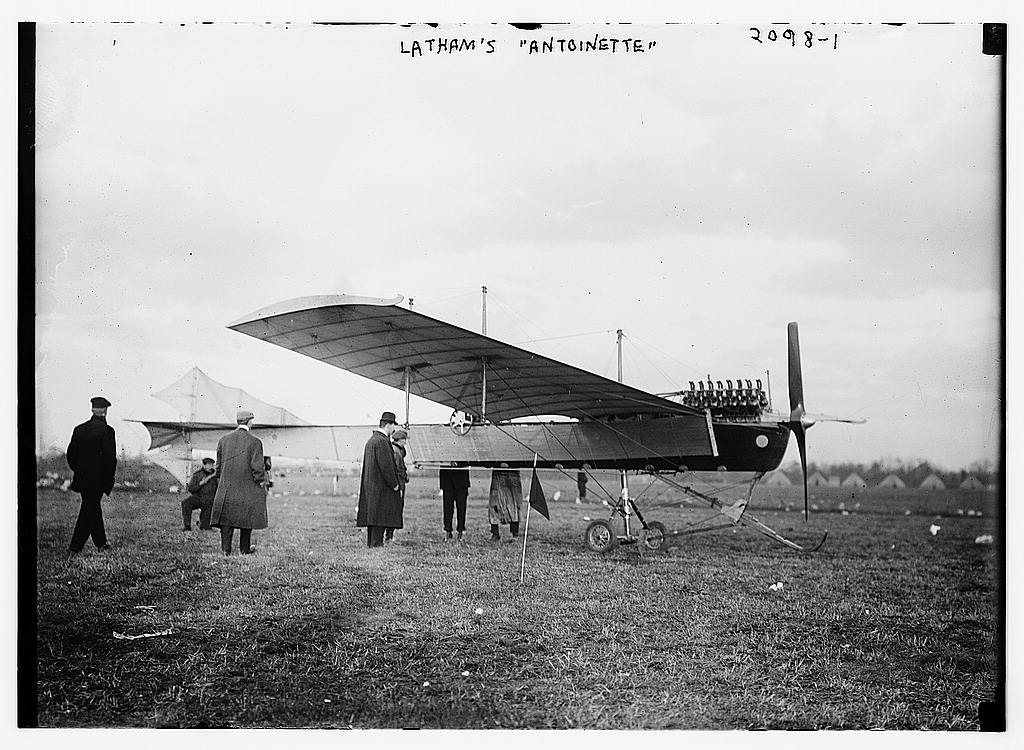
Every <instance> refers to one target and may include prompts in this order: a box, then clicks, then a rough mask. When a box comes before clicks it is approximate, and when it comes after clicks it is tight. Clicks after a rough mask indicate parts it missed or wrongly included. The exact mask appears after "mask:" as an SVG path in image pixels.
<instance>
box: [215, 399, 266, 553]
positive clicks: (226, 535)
mask: <svg viewBox="0 0 1024 750" xmlns="http://www.w3.org/2000/svg"><path fill="white" fill-rule="evenodd" d="M254 418H255V417H254V415H253V413H252V412H251V411H249V410H248V409H239V410H238V413H237V414H236V415H235V421H236V422H237V423H238V427H237V428H236V429H235V430H234V431H233V432H229V433H228V434H227V435H225V436H224V437H222V438H221V439H220V440H219V441H218V442H217V468H216V469H215V470H214V474H215V475H216V477H217V494H216V495H215V496H214V499H213V509H212V510H211V511H210V525H211V526H218V527H220V546H221V549H222V550H223V552H224V554H225V555H230V554H231V538H232V537H233V536H234V533H235V529H238V530H239V533H238V549H239V551H240V552H241V553H242V554H243V555H248V554H252V553H253V552H255V551H256V550H255V548H254V547H253V546H252V544H251V542H252V530H253V529H265V528H267V470H266V464H265V462H264V460H263V441H261V440H260V439H259V438H258V437H256V436H255V435H252V434H251V433H250V432H249V429H250V428H251V427H252V423H253V419H254Z"/></svg>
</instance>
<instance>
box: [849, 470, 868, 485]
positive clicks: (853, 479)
mask: <svg viewBox="0 0 1024 750" xmlns="http://www.w3.org/2000/svg"><path fill="white" fill-rule="evenodd" d="M867 486H868V483H867V482H865V481H864V480H863V479H861V477H860V475H859V474H858V473H857V472H853V473H852V474H850V476H848V477H847V478H846V479H844V480H843V487H867Z"/></svg>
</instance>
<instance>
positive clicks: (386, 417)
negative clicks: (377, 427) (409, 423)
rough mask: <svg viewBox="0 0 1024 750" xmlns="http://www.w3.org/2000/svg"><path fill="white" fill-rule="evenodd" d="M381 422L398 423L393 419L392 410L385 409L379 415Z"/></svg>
mask: <svg viewBox="0 0 1024 750" xmlns="http://www.w3.org/2000/svg"><path fill="white" fill-rule="evenodd" d="M380 423H381V424H388V423H390V424H398V420H397V419H395V413H394V412H393V411H386V412H384V413H383V414H381V415H380Z"/></svg>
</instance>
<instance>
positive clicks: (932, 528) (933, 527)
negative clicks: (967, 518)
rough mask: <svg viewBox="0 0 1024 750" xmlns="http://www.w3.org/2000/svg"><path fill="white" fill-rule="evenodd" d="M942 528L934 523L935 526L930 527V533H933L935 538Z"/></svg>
mask: <svg viewBox="0 0 1024 750" xmlns="http://www.w3.org/2000/svg"><path fill="white" fill-rule="evenodd" d="M941 528H942V527H941V526H939V525H938V524H934V523H933V524H932V525H931V526H930V527H929V529H928V531H930V532H932V536H935V535H936V534H938V533H939V529H941Z"/></svg>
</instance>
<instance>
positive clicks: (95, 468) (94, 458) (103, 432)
mask: <svg viewBox="0 0 1024 750" xmlns="http://www.w3.org/2000/svg"><path fill="white" fill-rule="evenodd" d="M66 456H67V461H68V466H70V467H71V471H73V472H75V475H74V477H73V478H72V480H71V489H72V490H73V491H75V492H103V493H106V494H107V495H109V494H110V491H111V490H112V489H114V470H115V469H116V468H117V447H116V446H115V444H114V428H113V427H111V426H110V425H108V424H107V420H106V419H104V418H103V417H98V416H96V415H93V417H92V419H90V420H89V421H88V422H83V423H82V424H80V425H78V426H77V427H76V428H75V430H74V432H72V433H71V442H70V443H69V444H68V450H67V454H66Z"/></svg>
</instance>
